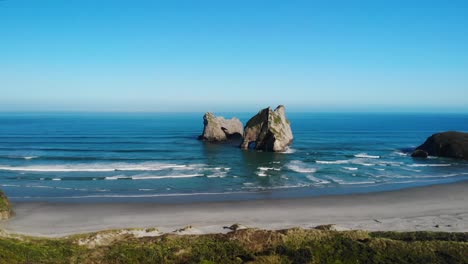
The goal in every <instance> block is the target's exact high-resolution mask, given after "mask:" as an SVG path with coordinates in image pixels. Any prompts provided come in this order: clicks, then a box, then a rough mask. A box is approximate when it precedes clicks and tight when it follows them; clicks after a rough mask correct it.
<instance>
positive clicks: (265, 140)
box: [241, 105, 294, 152]
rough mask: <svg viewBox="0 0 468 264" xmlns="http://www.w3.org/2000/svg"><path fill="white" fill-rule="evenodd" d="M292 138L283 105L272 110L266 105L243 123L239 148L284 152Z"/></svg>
mask: <svg viewBox="0 0 468 264" xmlns="http://www.w3.org/2000/svg"><path fill="white" fill-rule="evenodd" d="M293 138H294V137H293V133H292V130H291V125H290V122H289V120H288V119H287V118H286V109H285V107H284V106H283V105H280V106H278V107H277V108H276V109H275V110H274V111H273V110H272V109H271V108H270V107H268V108H265V109H262V110H261V111H260V112H258V114H256V115H255V116H254V117H252V118H251V119H250V120H249V121H248V122H247V124H246V125H245V129H244V140H243V142H242V144H241V148H242V149H255V150H262V151H269V152H284V151H286V150H287V149H288V146H289V145H291V143H292V141H293Z"/></svg>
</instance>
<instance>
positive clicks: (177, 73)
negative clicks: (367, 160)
mask: <svg viewBox="0 0 468 264" xmlns="http://www.w3.org/2000/svg"><path fill="white" fill-rule="evenodd" d="M467 14H468V1H398V0H392V1H379V0H373V1H254V0H249V1H243V0H236V1H227V0H226V1H219V0H217V1H204V0H197V1H196V0H193V1H178V0H173V1H169V0H168V1H144V0H140V1H118V0H112V1H105V0H101V1H91V0H80V1H78V0H76V1H72V0H67V1H64V0H61V1H58V0H57V1H53V0H43V1H39V0H3V1H0V94H1V96H0V111H170V112H172V111H182V112H184V111H208V110H209V111H252V110H255V109H259V108H261V107H264V106H266V105H272V106H274V105H277V104H280V103H281V104H285V105H286V106H287V107H288V109H289V110H290V111H392V112H393V111H398V112H400V111H417V112H426V111H428V112H439V111H440V112H468V15H467Z"/></svg>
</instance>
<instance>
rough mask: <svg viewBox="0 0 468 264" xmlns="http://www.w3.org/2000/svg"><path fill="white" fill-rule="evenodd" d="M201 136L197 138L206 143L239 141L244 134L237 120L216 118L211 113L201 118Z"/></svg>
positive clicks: (240, 123)
mask: <svg viewBox="0 0 468 264" xmlns="http://www.w3.org/2000/svg"><path fill="white" fill-rule="evenodd" d="M203 124H204V128H203V134H202V135H201V136H199V137H198V138H199V139H201V140H206V141H212V142H216V141H226V140H228V139H240V138H242V133H243V132H244V127H243V125H242V122H241V121H240V120H239V119H238V118H235V117H233V118H231V119H225V118H224V117H222V116H219V117H216V116H215V115H214V114H213V113H209V112H208V113H206V114H205V115H204V116H203Z"/></svg>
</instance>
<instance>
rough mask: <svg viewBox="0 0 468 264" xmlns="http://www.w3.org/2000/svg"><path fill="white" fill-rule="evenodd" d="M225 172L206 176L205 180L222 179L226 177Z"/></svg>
mask: <svg viewBox="0 0 468 264" xmlns="http://www.w3.org/2000/svg"><path fill="white" fill-rule="evenodd" d="M226 175H227V172H226V171H218V172H216V173H213V174H210V175H208V176H206V177H207V178H224V177H226Z"/></svg>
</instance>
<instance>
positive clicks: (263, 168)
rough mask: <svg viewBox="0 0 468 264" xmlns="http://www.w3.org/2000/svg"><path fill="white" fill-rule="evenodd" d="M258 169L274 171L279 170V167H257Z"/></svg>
mask: <svg viewBox="0 0 468 264" xmlns="http://www.w3.org/2000/svg"><path fill="white" fill-rule="evenodd" d="M258 169H259V170H261V171H269V170H274V171H280V170H281V169H280V168H274V167H258Z"/></svg>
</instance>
